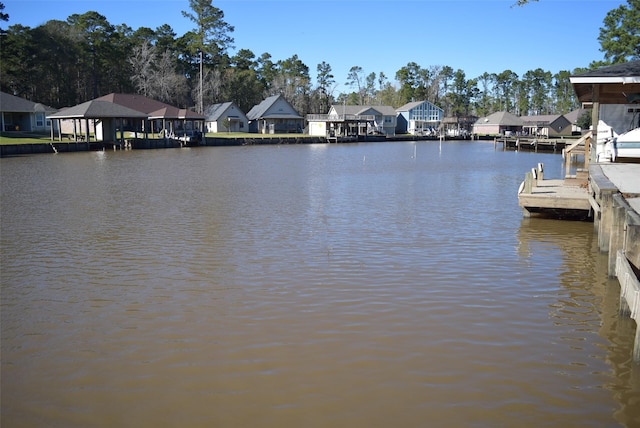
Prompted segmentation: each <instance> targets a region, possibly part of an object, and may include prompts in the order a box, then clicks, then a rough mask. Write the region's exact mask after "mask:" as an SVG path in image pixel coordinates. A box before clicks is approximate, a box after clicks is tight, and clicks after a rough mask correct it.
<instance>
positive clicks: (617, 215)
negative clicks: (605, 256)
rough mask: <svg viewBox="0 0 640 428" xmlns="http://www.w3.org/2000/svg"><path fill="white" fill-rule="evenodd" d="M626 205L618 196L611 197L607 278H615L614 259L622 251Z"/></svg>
mask: <svg viewBox="0 0 640 428" xmlns="http://www.w3.org/2000/svg"><path fill="white" fill-rule="evenodd" d="M627 208H628V204H627V203H626V202H625V200H624V198H623V197H622V195H620V194H616V195H614V196H613V206H612V208H611V236H610V238H609V260H608V261H609V264H608V268H607V273H608V276H609V278H615V276H616V259H617V256H618V251H619V250H623V249H624V234H625V218H626V212H627Z"/></svg>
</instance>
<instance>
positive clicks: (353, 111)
mask: <svg viewBox="0 0 640 428" xmlns="http://www.w3.org/2000/svg"><path fill="white" fill-rule="evenodd" d="M341 114H342V115H347V116H349V115H352V116H355V117H370V118H371V120H367V121H366V129H364V130H361V132H359V133H358V134H359V135H363V134H364V135H371V134H383V135H395V134H396V124H397V113H396V109H395V108H393V107H392V106H372V105H365V106H360V105H355V106H354V105H339V104H334V105H332V106H331V108H330V109H329V116H334V115H341ZM363 131H364V132H363Z"/></svg>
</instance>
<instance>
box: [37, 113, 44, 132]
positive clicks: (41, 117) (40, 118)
mask: <svg viewBox="0 0 640 428" xmlns="http://www.w3.org/2000/svg"><path fill="white" fill-rule="evenodd" d="M36 126H37V127H38V128H42V127H43V126H44V113H36Z"/></svg>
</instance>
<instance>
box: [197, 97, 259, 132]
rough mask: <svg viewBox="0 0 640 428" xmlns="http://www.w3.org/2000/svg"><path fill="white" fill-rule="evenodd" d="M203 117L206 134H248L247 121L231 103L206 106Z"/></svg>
mask: <svg viewBox="0 0 640 428" xmlns="http://www.w3.org/2000/svg"><path fill="white" fill-rule="evenodd" d="M204 116H205V119H204V124H205V129H206V130H207V132H249V119H247V116H246V115H245V114H244V113H243V112H242V110H240V107H238V106H237V105H236V103H234V102H233V101H229V102H226V103H219V104H212V105H210V106H208V107H207V108H206V109H205V111H204Z"/></svg>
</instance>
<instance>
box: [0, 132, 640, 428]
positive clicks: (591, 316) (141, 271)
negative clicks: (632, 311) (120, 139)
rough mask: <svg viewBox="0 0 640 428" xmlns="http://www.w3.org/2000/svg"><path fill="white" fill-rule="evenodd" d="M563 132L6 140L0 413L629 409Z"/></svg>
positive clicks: (150, 418) (453, 420)
mask: <svg viewBox="0 0 640 428" xmlns="http://www.w3.org/2000/svg"><path fill="white" fill-rule="evenodd" d="M538 162H543V163H545V166H546V168H545V173H546V174H545V175H546V176H548V177H552V176H553V175H554V174H555V175H556V176H560V174H561V165H562V159H561V156H560V155H557V154H535V153H516V152H502V151H500V150H498V151H496V150H494V147H493V144H490V143H489V144H487V143H478V142H476V143H468V142H448V143H444V144H442V145H440V144H439V143H437V142H435V143H434V142H419V143H410V142H407V143H370V144H354V145H331V146H327V145H312V146H269V147H230V148H194V149H176V150H157V151H133V152H107V153H78V154H64V155H39V156H31V157H20V158H5V159H1V160H0V173H1V176H0V177H1V179H2V182H1V189H2V199H1V203H2V205H1V210H2V211H1V214H2V217H1V226H2V229H1V244H2V246H1V255H2V265H1V268H2V269H1V281H2V282H1V286H2V288H1V292H2V293H1V298H2V301H1V321H2V324H1V327H2V342H1V345H2V373H1V374H2V377H1V382H2V384H1V388H2V389H1V392H2V396H1V399H2V408H1V418H2V419H1V422H2V426H3V427H7V428H10V427H40V426H47V427H88V426H91V427H114V426H131V427H134V426H135V427H160V426H167V427H169V426H171V427H173V426H185V427H212V426H216V427H329V426H331V427H390V426H393V427H424V426H430V427H431V426H433V427H440V426H447V427H458V426H459V427H467V426H491V427H498V426H503V427H507V426H509V427H510V426H518V427H538V426H558V427H567V426H581V427H582V426H593V427H614V426H628V427H633V426H640V367H639V366H637V365H634V364H633V363H632V362H631V361H630V357H631V347H632V340H633V333H634V331H635V324H634V322H633V321H631V320H629V319H624V318H619V317H618V315H617V305H618V295H619V286H618V284H617V282H616V281H615V280H608V279H607V278H606V258H605V257H604V256H602V255H600V254H598V252H597V239H596V237H595V235H594V234H593V226H592V225H591V224H587V223H572V222H561V221H553V220H527V219H524V218H523V217H522V215H521V212H520V210H519V208H518V206H517V198H516V190H517V188H518V185H519V183H520V181H521V180H522V178H523V176H524V173H525V172H526V171H528V170H529V169H530V168H532V167H533V166H535V165H536V164H537V163H538Z"/></svg>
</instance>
